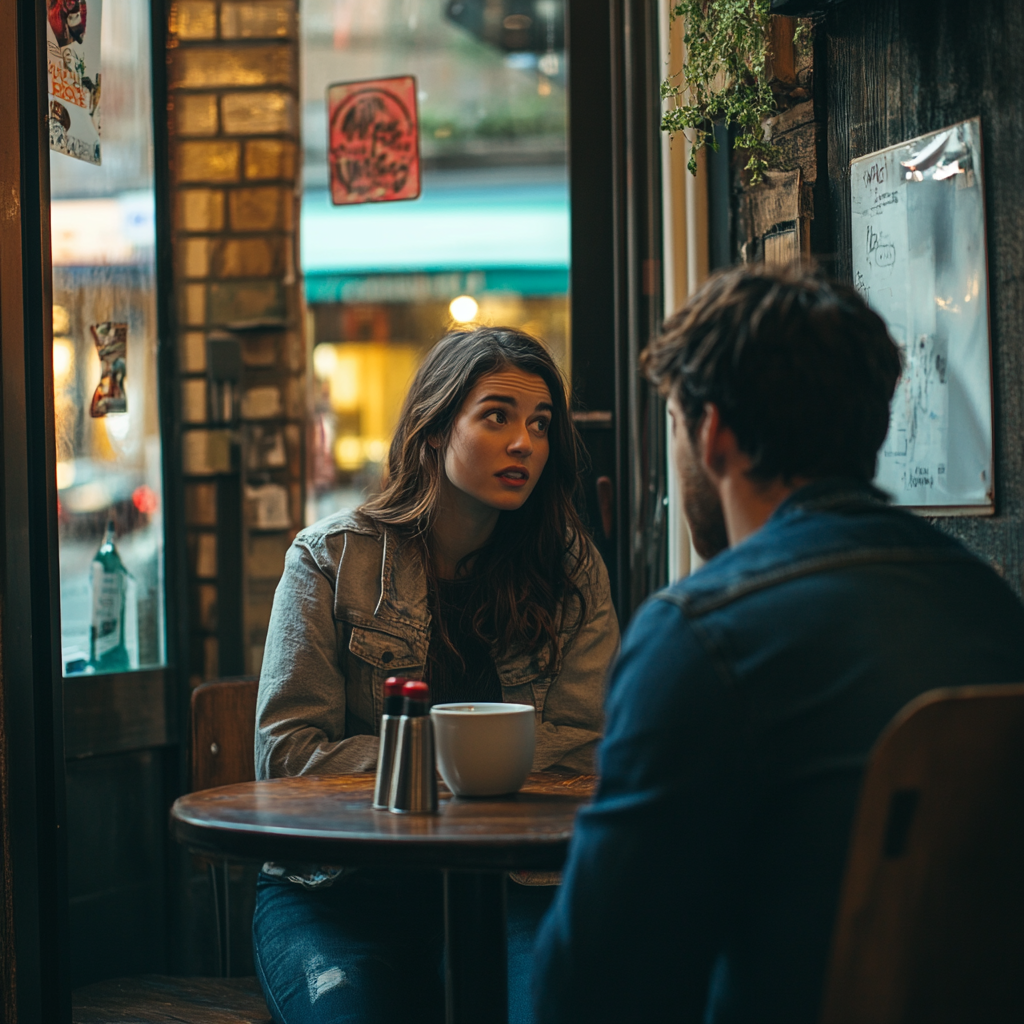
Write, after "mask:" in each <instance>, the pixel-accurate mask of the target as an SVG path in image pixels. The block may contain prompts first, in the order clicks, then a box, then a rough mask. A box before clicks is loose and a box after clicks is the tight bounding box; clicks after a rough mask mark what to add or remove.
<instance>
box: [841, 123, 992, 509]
mask: <svg viewBox="0 0 1024 1024" xmlns="http://www.w3.org/2000/svg"><path fill="white" fill-rule="evenodd" d="M981 159H982V152H981V121H980V119H978V118H973V119H972V120H970V121H964V122H962V123H960V124H957V125H953V126H952V127H950V128H945V129H943V130H942V131H939V132H932V133H931V134H929V135H922V136H921V137H920V138H917V139H912V140H911V141H910V142H905V143H902V144H900V145H898V146H892V147H890V148H889V149H883V150H880V151H879V152H877V153H871V154H869V155H868V156H865V157H861V158H859V159H857V160H854V161H852V162H851V165H850V170H851V175H850V181H851V188H850V193H851V194H850V202H851V209H852V225H851V227H852V241H853V280H854V285H855V287H856V288H857V290H858V291H859V292H860V293H861V295H863V296H864V298H865V299H866V300H867V302H868V303H869V305H870V306H871V308H872V309H874V310H875V311H876V312H877V313H878V314H880V315H881V317H882V318H883V319H884V320H885V322H886V324H887V325H888V327H889V331H890V333H891V334H892V336H893V338H894V340H895V341H896V343H897V345H899V347H900V350H901V353H902V356H903V373H902V375H901V377H900V381H899V384H898V385H897V387H896V394H895V395H894V396H893V400H892V413H891V417H890V422H889V433H888V436H887V437H886V439H885V443H884V444H883V445H882V450H881V451H880V452H879V456H878V474H877V476H876V478H875V484H876V485H877V486H878V487H880V488H882V489H883V490H885V491H888V492H889V493H890V494H891V495H892V496H893V499H894V501H895V502H896V503H897V504H899V505H909V506H912V507H915V508H920V509H922V510H926V511H927V512H928V513H929V514H931V515H938V514H943V513H947V514H960V515H963V514H972V513H973V514H976V515H984V514H987V513H991V512H992V511H993V479H992V474H993V466H992V359H991V347H990V343H989V319H988V269H987V251H988V250H987V248H986V244H985V197H984V180H983V175H982V163H981Z"/></svg>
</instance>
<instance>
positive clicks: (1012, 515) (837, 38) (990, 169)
mask: <svg viewBox="0 0 1024 1024" xmlns="http://www.w3.org/2000/svg"><path fill="white" fill-rule="evenodd" d="M825 32H826V41H827V45H826V48H825V49H826V55H827V68H826V69H825V74H826V76H827V91H828V97H827V103H828V176H829V186H830V195H831V200H832V207H833V213H834V216H835V222H834V223H835V232H836V237H835V253H836V256H837V261H836V268H837V272H838V274H839V276H840V277H842V278H844V279H846V280H849V278H850V161H851V160H852V159H856V158H857V157H860V156H863V155H864V154H865V153H871V152H873V151H874V150H877V149H882V148H883V147H885V146H890V145H893V144H895V143H898V142H902V141H904V140H906V139H911V138H913V137H914V136H916V135H921V134H924V133H925V132H930V131H935V130H937V129H939V128H942V127H945V126H946V125H949V124H952V123H954V122H957V121H962V120H965V119H966V118H969V117H974V116H976V115H980V116H981V124H982V136H983V143H984V152H985V188H986V204H987V219H988V251H989V301H990V317H991V324H992V369H993V378H994V382H993V384H994V396H995V424H994V425H995V472H996V515H995V516H991V517H963V518H944V519H941V520H938V525H939V526H940V527H941V528H942V529H943V530H945V531H947V532H948V533H951V534H953V535H955V536H957V537H959V538H960V539H961V540H963V541H964V542H965V543H966V544H967V545H968V546H969V547H971V548H972V549H973V550H975V551H976V552H977V553H978V554H980V555H981V556H982V557H984V558H985V559H986V560H987V561H989V562H991V563H992V565H993V566H994V567H995V568H996V569H997V571H998V572H1000V573H1001V574H1002V575H1003V576H1004V577H1005V578H1006V580H1007V581H1008V582H1009V583H1010V585H1011V586H1012V587H1013V588H1014V589H1015V590H1016V591H1017V592H1018V593H1021V591H1022V589H1024V575H1022V574H1024V451H1022V440H1024V437H1022V428H1024V72H1022V70H1021V53H1022V52H1024V4H1022V3H1021V2H1020V0H983V2H980V3H973V4H964V3H962V2H953V0H858V2H856V3H847V4H843V5H842V6H840V7H839V9H838V10H836V11H834V12H833V13H831V14H829V15H828V17H827V19H826V22H825Z"/></svg>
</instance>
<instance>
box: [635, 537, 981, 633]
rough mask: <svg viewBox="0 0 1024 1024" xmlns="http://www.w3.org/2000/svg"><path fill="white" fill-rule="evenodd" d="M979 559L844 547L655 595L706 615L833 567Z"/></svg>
mask: <svg viewBox="0 0 1024 1024" xmlns="http://www.w3.org/2000/svg"><path fill="white" fill-rule="evenodd" d="M975 561H976V559H975V558H974V556H973V555H971V554H970V553H969V552H967V551H958V550H956V549H955V548H950V549H940V548H923V549H921V548H918V549H914V548H865V549H863V550H861V551H844V552H841V553H836V554H832V555H822V556H819V557H817V558H808V559H806V560H804V561H802V562H796V563H794V564H790V565H785V566H781V567H779V568H776V569H768V570H766V571H764V572H761V573H758V574H756V575H754V576H752V577H749V578H747V579H743V580H740V581H738V582H736V583H733V584H727V585H725V586H724V587H722V588H721V589H719V590H716V591H715V592H714V593H711V594H707V595H703V596H702V595H694V594H687V593H682V594H679V593H673V592H671V591H669V590H663V591H661V592H659V593H658V594H656V595H655V597H657V598H658V599H659V600H661V601H668V602H669V603H670V604H674V605H677V606H678V607H679V608H681V609H682V610H683V612H684V613H685V614H686V615H687V616H688V617H697V616H700V615H706V614H707V613H708V612H713V611H716V610H717V609H719V608H723V607H725V606H726V605H728V604H731V603H732V602H733V601H737V600H739V599H740V598H742V597H746V596H747V595H748V594H753V593H756V592H757V591H759V590H767V589H768V588H769V587H775V586H778V585H780V584H782V583H788V582H789V581H790V580H795V579H800V578H801V577H803V576H813V575H815V574H817V573H821V572H828V571H830V570H832V569H851V568H856V567H859V566H864V565H883V564H886V563H897V564H909V563H923V562H970V563H973V562H975Z"/></svg>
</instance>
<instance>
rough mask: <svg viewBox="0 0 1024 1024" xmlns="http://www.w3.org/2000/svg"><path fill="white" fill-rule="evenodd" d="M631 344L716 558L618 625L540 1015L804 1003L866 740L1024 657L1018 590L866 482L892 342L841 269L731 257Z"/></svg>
mask: <svg viewBox="0 0 1024 1024" xmlns="http://www.w3.org/2000/svg"><path fill="white" fill-rule="evenodd" d="M643 365H644V369H645V371H646V373H647V375H648V376H649V378H650V379H651V380H652V381H653V382H654V383H656V384H658V386H659V387H660V388H661V390H662V392H663V394H665V395H666V397H667V399H668V407H669V412H670V413H671V417H672V424H673V441H672V446H673V456H674V459H675V462H676V465H677V466H678V468H679V472H680V474H681V477H682V480H683V490H684V509H685V512H686V516H687V519H688V520H689V523H690V527H691V530H692V534H693V539H694V545H695V546H696V548H697V551H698V552H700V553H701V554H702V555H703V556H704V557H706V558H710V559H711V561H710V562H709V563H708V564H707V565H706V566H705V567H704V568H702V569H701V570H700V571H699V572H697V573H696V574H694V575H693V576H691V577H689V578H688V579H686V580H683V581H682V582H680V583H677V584H675V585H673V586H671V587H669V588H668V589H667V590H665V591H662V592H661V593H660V594H657V595H656V596H655V598H654V599H652V600H651V601H649V602H648V603H647V604H646V605H645V606H644V607H643V608H642V609H641V610H640V611H639V612H638V613H637V615H636V617H635V619H634V621H633V623H632V625H631V627H630V629H629V631H628V632H627V635H626V637H625V639H624V641H623V646H622V653H621V655H620V658H619V661H618V662H617V664H616V666H615V668H614V670H613V672H612V678H611V681H610V684H609V692H608V697H607V702H606V703H607V734H606V738H605V741H604V743H603V746H602V750H601V767H600V772H601V783H600V787H599V790H598V794H597V797H596V800H595V802H594V804H593V805H592V806H591V807H590V808H588V809H586V810H585V811H583V812H582V813H581V814H580V815H579V819H578V823H577V828H576V834H575V836H574V839H573V842H572V846H571V850H570V854H569V860H568V863H567V865H566V870H565V875H564V882H563V885H562V888H561V891H560V893H559V895H558V897H557V898H556V901H555V903H554V905H553V906H552V909H551V911H550V912H549V914H548V916H547V918H546V919H545V922H544V925H543V928H542V930H541V934H540V937H539V939H538V946H537V978H538V980H537V985H536V998H537V1009H538V1016H539V1019H540V1020H541V1021H544V1022H551V1024H566V1022H571V1021H587V1022H612V1021H614V1022H618V1021H644V1022H651V1021H661V1020H671V1021H704V1020H706V1021H711V1022H716V1024H717V1022H733V1021H736V1022H779V1021H802V1022H812V1021H816V1020H817V1019H818V1016H819V1008H820V1005H821V999H822V987H823V982H824V976H825V971H826V966H827V961H828V956H829V947H830V943H831V935H832V929H833V925H834V918H835V912H836V906H837V902H838V896H839V889H840V885H841V882H842V876H843V868H844V863H845V857H846V850H847V845H848V842H849V838H850V828H851V824H852V819H853V814H854V808H855V803H856V799H857V794H858V789H859V785H860V782H861V777H862V774H863V770H864V766H865V763H866V761H867V758H868V755H869V752H870V750H871V747H872V745H873V744H874V742H875V740H876V739H877V738H878V736H879V734H880V732H881V731H882V729H883V728H884V727H885V726H886V724H887V723H888V722H889V721H890V720H891V719H892V718H893V716H894V715H895V714H896V713H897V712H898V711H899V710H900V708H902V707H903V706H904V705H905V704H906V703H907V702H908V701H910V700H911V699H913V698H914V697H916V696H917V695H918V694H920V693H923V692H924V691H926V690H930V689H933V688H935V687H938V686H955V685H962V684H972V683H992V682H1011V681H1019V680H1022V679H1024V608H1022V606H1021V604H1020V602H1019V601H1018V600H1017V598H1016V597H1015V596H1014V595H1013V594H1012V592H1011V591H1010V589H1009V588H1008V587H1007V586H1006V585H1005V584H1004V583H1003V582H1002V580H1001V579H1000V578H999V577H998V576H997V575H996V573H994V572H993V571H992V570H991V569H990V568H989V567H988V566H986V565H985V564H983V563H982V562H980V561H979V560H978V559H977V558H975V557H974V556H973V555H971V554H969V553H968V552H967V551H966V550H965V549H964V548H963V547H962V546H961V545H960V544H958V543H957V542H956V541H953V540H951V539H950V538H949V537H947V536H945V535H944V534H942V533H940V532H939V531H938V530H936V529H934V528H933V527H932V526H930V525H929V524H928V523H927V522H925V521H924V520H923V519H921V518H919V517H916V516H914V515H912V514H910V513H908V512H905V511H901V510H898V509H895V508H893V507H891V506H890V505H889V504H887V501H886V499H885V497H884V496H883V495H882V494H881V493H880V492H878V491H877V490H876V489H875V488H873V487H872V486H871V483H870V481H871V480H872V478H873V477H874V473H875V462H876V457H877V452H878V449H879V446H880V445H881V443H882V441H883V439H884V437H885V434H886V430H887V427H888V419H889V403H890V401H891V399H892V395H893V390H894V387H895V384H896V380H897V377H898V375H899V371H900V362H899V355H898V352H897V350H896V347H895V346H894V344H893V342H892V340H891V339H890V337H889V335H888V333H887V332H886V329H885V326H884V324H883V323H882V321H881V320H880V319H879V318H878V317H877V316H876V315H875V314H874V313H872V312H871V311H870V310H869V309H868V308H867V306H866V305H865V304H864V303H863V301H862V300H861V299H860V298H859V296H858V295H857V294H856V293H855V292H854V291H853V290H852V289H849V288H846V287H843V286H840V285H835V284H828V283H826V282H825V281H823V280H820V279H819V278H816V277H813V276H809V275H797V274H792V275H790V274H777V273H772V272H770V271H766V270H763V269H762V270H752V269H737V270H732V271H729V272H727V273H724V274H722V275H720V276H718V277H716V278H714V279H713V280H711V281H710V282H708V284H707V285H706V286H705V287H704V288H703V289H702V290H701V291H700V292H699V293H698V294H697V295H696V296H695V297H694V298H693V299H692V300H691V302H690V303H689V305H688V306H687V308H686V309H684V310H683V311H682V313H680V314H679V315H678V316H677V317H676V318H675V319H674V320H673V321H672V322H671V323H670V324H669V325H667V328H666V330H665V333H664V334H663V336H662V337H661V338H660V339H659V340H658V341H657V342H656V343H655V344H653V345H651V346H650V348H648V350H647V351H646V352H645V353H644V356H643ZM712 556H713V557H712Z"/></svg>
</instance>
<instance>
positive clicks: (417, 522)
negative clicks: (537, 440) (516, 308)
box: [361, 327, 591, 671]
mask: <svg viewBox="0 0 1024 1024" xmlns="http://www.w3.org/2000/svg"><path fill="white" fill-rule="evenodd" d="M510 367H514V368H515V369H518V370H522V371H523V372H524V373H532V374H536V375H537V376H538V377H540V378H541V379H542V380H543V381H544V383H545V384H546V385H547V387H548V391H549V392H550V393H551V404H552V407H553V411H552V416H551V425H550V427H549V430H548V439H549V454H548V461H547V464H546V465H545V467H544V470H543V472H542V473H541V475H540V479H539V480H538V481H537V485H536V487H535V488H534V490H533V493H532V494H531V495H530V497H529V498H527V500H526V501H525V502H524V503H523V505H522V507H520V508H518V509H516V510H515V511H514V512H502V513H501V515H500V517H499V519H498V525H497V526H496V527H495V529H494V533H493V534H492V535H491V537H490V539H489V540H488V542H487V544H486V545H485V546H484V547H483V548H481V549H480V550H479V551H476V552H473V553H472V554H470V555H468V556H467V557H466V558H465V559H463V560H462V562H461V563H460V570H464V569H465V568H466V566H467V565H468V564H469V563H472V576H473V578H474V579H477V580H481V581H486V583H485V584H484V585H481V586H480V587H478V588H477V590H476V593H477V594H478V595H479V597H478V600H477V602H476V604H477V610H476V612H475V614H474V618H473V628H474V630H475V631H476V632H477V633H478V635H479V636H480V637H481V638H482V639H484V640H485V641H487V642H488V643H489V644H492V645H494V646H496V648H497V651H498V652H499V653H500V654H507V653H511V652H513V651H529V652H533V653H537V654H541V653H546V658H545V668H546V669H547V670H548V671H557V662H558V633H559V632H560V631H564V630H567V629H568V630H570V631H572V630H575V629H577V628H578V627H579V625H580V624H581V623H582V622H583V621H584V618H585V616H586V599H585V597H584V595H583V592H582V590H581V588H580V581H581V580H582V578H583V577H584V576H585V574H586V572H587V570H588V568H589V565H590V559H591V555H590V544H589V541H588V540H587V537H586V531H585V529H584V527H583V524H582V522H581V521H580V518H579V515H578V514H577V512H576V508H575V505H574V503H573V497H574V492H575V490H576V488H577V487H578V483H579V468H580V443H579V436H578V435H577V433H576V428H575V426H574V425H573V422H572V418H571V417H570V415H569V409H568V403H567V400H566V384H565V380H564V378H563V377H562V374H561V372H560V371H559V369H558V367H557V366H556V365H555V362H554V360H553V359H552V358H551V355H550V353H549V352H548V351H547V349H546V348H545V347H544V346H543V345H542V344H541V343H540V342H539V341H538V340H537V339H536V338H533V337H531V336H530V335H528V334H525V333H523V332H522V331H518V330H515V329H513V328H510V327H479V328H476V329H474V330H467V331H454V332H452V333H450V334H448V335H446V336H445V337H444V338H442V339H441V340H440V341H439V342H438V343H437V344H436V345H435V346H434V348H432V349H431V350H430V352H429V353H428V354H427V357H426V358H425V359H424V361H423V363H422V364H421V366H420V368H419V370H418V371H417V373H416V376H415V377H414V378H413V381H412V385H411V386H410V388H409V392H408V394H407V395H406V398H405V403H404V405H403V406H402V413H401V417H400V418H399V422H398V428H397V429H396V431H395V436H394V439H393V440H392V442H391V448H390V451H389V452H388V460H387V467H386V469H385V476H384V486H383V490H382V491H381V493H380V494H378V495H377V496H376V497H374V498H372V499H371V500H370V501H368V502H366V504H364V505H363V506H362V509H361V511H362V512H363V513H364V514H365V515H366V516H368V517H369V518H370V519H373V520H374V521H375V522H377V523H379V524H380V525H381V526H386V527H390V528H391V529H393V530H395V531H396V532H398V533H399V534H401V535H404V536H405V537H407V538H408V539H409V540H411V541H418V542H419V543H421V544H423V546H424V550H425V552H426V553H427V558H426V563H427V572H428V574H432V572H433V569H432V564H431V559H430V557H429V550H428V549H429V537H430V530H431V527H432V526H433V523H434V519H435V516H436V515H437V513H438V505H439V497H440V491H441V476H442V474H443V473H444V452H445V449H446V448H447V444H448V441H449V438H450V437H451V432H452V427H453V425H454V423H455V418H456V416H457V415H458V413H459V411H460V409H461V408H462V403H463V402H464V401H465V398H466V396H467V395H468V394H469V392H470V391H471V390H472V389H473V388H474V387H475V386H476V383H477V381H479V380H480V378H481V377H483V376H485V375H486V374H489V373H494V372H496V371H499V370H505V369H508V368H510ZM431 439H433V440H434V441H435V443H436V442H437V441H438V440H440V442H441V443H440V444H438V445H437V446H436V447H434V446H432V445H431V444H430V443H429V442H430V440H431ZM559 608H560V609H561V612H560V613H559ZM570 609H572V611H570ZM446 639H447V638H446Z"/></svg>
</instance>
